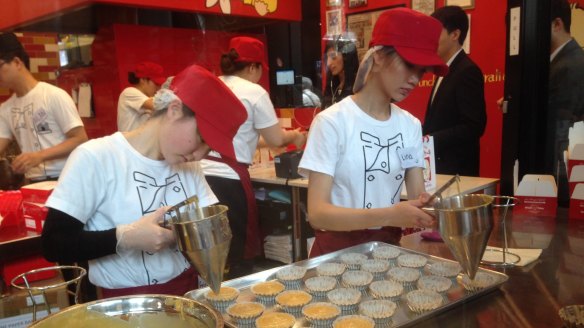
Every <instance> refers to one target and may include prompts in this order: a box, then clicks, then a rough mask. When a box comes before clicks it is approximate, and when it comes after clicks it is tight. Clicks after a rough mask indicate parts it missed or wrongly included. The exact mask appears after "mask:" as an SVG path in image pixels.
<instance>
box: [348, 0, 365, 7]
mask: <svg viewBox="0 0 584 328" xmlns="http://www.w3.org/2000/svg"><path fill="white" fill-rule="evenodd" d="M366 5H367V0H349V8H355V7H361V6H366Z"/></svg>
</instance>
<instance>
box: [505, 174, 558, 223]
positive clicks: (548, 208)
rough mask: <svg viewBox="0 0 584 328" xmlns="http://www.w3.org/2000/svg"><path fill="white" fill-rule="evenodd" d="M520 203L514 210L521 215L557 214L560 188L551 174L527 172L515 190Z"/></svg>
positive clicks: (552, 215)
mask: <svg viewBox="0 0 584 328" xmlns="http://www.w3.org/2000/svg"><path fill="white" fill-rule="evenodd" d="M515 197H517V198H518V199H519V204H517V205H516V206H515V209H514V210H513V212H514V213H515V214H519V215H532V216H544V217H546V216H551V217H555V216H556V209H557V207H558V189H557V187H556V181H555V179H554V177H553V176H551V175H539V174H526V175H525V176H523V179H522V180H521V182H520V183H519V186H518V187H517V190H516V191H515Z"/></svg>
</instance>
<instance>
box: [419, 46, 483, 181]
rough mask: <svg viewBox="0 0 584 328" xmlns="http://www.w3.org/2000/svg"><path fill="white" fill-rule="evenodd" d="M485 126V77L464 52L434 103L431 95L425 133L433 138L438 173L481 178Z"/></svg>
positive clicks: (457, 59) (445, 80) (450, 70)
mask: <svg viewBox="0 0 584 328" xmlns="http://www.w3.org/2000/svg"><path fill="white" fill-rule="evenodd" d="M436 81H438V80H436ZM434 88H436V84H434ZM434 88H433V89H432V93H434ZM486 124H487V113H486V109H485V92H484V78H483V73H482V72H481V69H480V68H479V67H478V66H477V65H476V64H475V63H474V62H473V61H472V60H471V59H470V58H469V57H468V56H467V55H466V53H465V52H464V51H461V52H460V53H458V55H457V56H456V58H454V61H453V62H452V64H451V65H450V67H449V71H448V75H446V76H444V77H443V78H442V82H441V83H440V85H439V86H438V90H437V91H436V94H435V96H434V101H432V96H431V95H430V99H429V101H428V107H427V110H426V116H425V119H424V126H423V133H424V134H429V135H431V136H433V137H434V152H435V157H436V173H439V174H460V175H467V176H479V167H480V142H479V141H480V138H481V136H482V135H483V132H484V131H485V126H486Z"/></svg>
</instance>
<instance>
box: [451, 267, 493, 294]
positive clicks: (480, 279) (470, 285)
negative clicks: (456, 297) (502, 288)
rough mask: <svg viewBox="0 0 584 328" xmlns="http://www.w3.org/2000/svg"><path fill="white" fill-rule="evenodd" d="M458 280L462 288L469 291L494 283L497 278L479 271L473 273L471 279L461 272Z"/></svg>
mask: <svg viewBox="0 0 584 328" xmlns="http://www.w3.org/2000/svg"><path fill="white" fill-rule="evenodd" d="M460 282H461V284H462V286H463V287H464V289H466V290H468V291H470V292H476V291H479V290H481V289H485V288H487V287H489V286H492V285H494V284H495V283H496V282H497V278H495V277H494V276H492V275H490V274H488V273H485V272H481V271H479V272H477V273H476V274H475V277H474V279H473V280H471V279H470V278H469V276H468V275H467V274H466V273H465V274H462V278H461V279H460Z"/></svg>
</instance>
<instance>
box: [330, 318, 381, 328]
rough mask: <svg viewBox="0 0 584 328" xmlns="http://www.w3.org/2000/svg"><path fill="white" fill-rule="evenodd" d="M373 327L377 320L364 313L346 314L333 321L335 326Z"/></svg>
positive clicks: (337, 327)
mask: <svg viewBox="0 0 584 328" xmlns="http://www.w3.org/2000/svg"><path fill="white" fill-rule="evenodd" d="M355 327H359V328H373V327H375V321H373V319H371V318H369V317H366V316H364V315H344V316H342V317H338V318H336V319H335V321H333V328H355Z"/></svg>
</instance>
